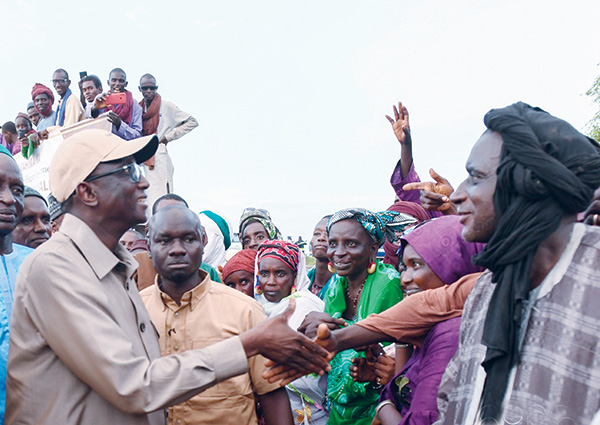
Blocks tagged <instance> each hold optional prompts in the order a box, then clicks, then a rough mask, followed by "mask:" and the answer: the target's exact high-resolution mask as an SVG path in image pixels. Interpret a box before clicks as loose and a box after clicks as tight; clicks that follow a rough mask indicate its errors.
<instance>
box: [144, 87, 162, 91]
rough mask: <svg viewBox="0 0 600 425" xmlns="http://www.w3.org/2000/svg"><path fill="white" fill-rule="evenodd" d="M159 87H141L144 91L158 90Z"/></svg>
mask: <svg viewBox="0 0 600 425" xmlns="http://www.w3.org/2000/svg"><path fill="white" fill-rule="evenodd" d="M157 88H158V86H141V87H140V89H141V90H142V91H143V90H156V89H157Z"/></svg>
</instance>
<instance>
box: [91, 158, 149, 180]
mask: <svg viewBox="0 0 600 425" xmlns="http://www.w3.org/2000/svg"><path fill="white" fill-rule="evenodd" d="M125 170H127V171H129V177H131V181H133V182H134V183H139V181H140V180H141V179H142V176H143V175H144V169H143V168H142V167H141V166H140V165H139V164H137V163H135V162H132V163H131V164H128V165H125V166H123V167H120V168H117V169H116V170H112V171H109V172H108V173H104V174H98V175H97V176H92V177H88V178H87V179H85V180H84V181H86V182H91V181H92V180H96V179H99V178H100V177H106V176H110V175H111V174H117V173H119V172H121V171H125Z"/></svg>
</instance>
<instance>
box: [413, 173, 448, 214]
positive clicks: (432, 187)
mask: <svg viewBox="0 0 600 425" xmlns="http://www.w3.org/2000/svg"><path fill="white" fill-rule="evenodd" d="M429 175H430V176H431V178H432V179H433V180H435V182H416V183H407V184H405V185H404V186H403V187H402V190H420V191H421V206H422V207H423V208H425V209H426V210H430V211H441V212H442V213H444V214H455V213H456V208H455V207H454V205H453V204H452V203H451V202H450V195H452V192H454V188H453V187H452V185H451V184H450V182H449V181H448V180H446V179H445V178H444V177H442V176H440V175H439V174H438V173H436V172H435V171H434V169H433V168H431V169H430V170H429Z"/></svg>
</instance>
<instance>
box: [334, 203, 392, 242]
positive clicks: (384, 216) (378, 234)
mask: <svg viewBox="0 0 600 425" xmlns="http://www.w3.org/2000/svg"><path fill="white" fill-rule="evenodd" d="M401 214H402V213H399V212H396V211H383V212H380V213H374V212H372V211H369V210H366V209H364V208H346V209H344V210H340V211H338V212H336V213H335V214H333V215H332V216H331V218H330V219H329V221H328V222H327V234H329V230H330V229H331V226H333V225H334V224H335V223H337V222H338V221H341V220H348V219H352V220H356V221H358V223H359V224H360V225H361V226H362V227H363V228H364V229H365V230H366V231H367V233H368V234H369V236H370V237H371V239H373V242H377V243H378V244H379V246H381V245H383V242H384V241H385V239H386V237H390V238H395V232H394V230H393V229H392V228H391V227H388V224H389V223H391V222H393V221H394V220H396V225H400V223H401V222H402V220H403V219H402V217H401Z"/></svg>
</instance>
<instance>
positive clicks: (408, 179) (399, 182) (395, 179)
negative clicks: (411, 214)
mask: <svg viewBox="0 0 600 425" xmlns="http://www.w3.org/2000/svg"><path fill="white" fill-rule="evenodd" d="M420 181H421V179H420V178H419V175H418V174H417V172H416V171H415V164H414V162H413V163H412V164H411V166H410V171H409V172H408V174H407V175H406V176H405V177H404V178H402V168H401V165H400V161H398V163H397V164H396V168H394V172H393V173H392V177H391V178H390V184H391V185H392V187H393V188H394V192H396V195H397V196H398V199H400V200H401V201H408V202H414V203H416V204H419V205H421V192H420V191H419V190H408V191H404V190H402V186H404V185H405V184H407V183H418V182H420ZM427 213H428V214H429V217H431V218H435V217H441V216H442V215H443V214H442V213H441V212H440V211H427Z"/></svg>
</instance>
